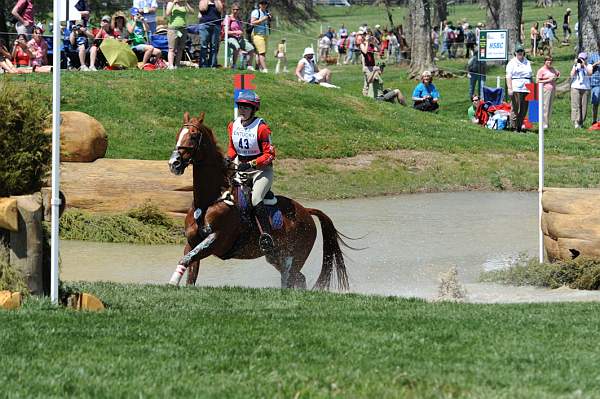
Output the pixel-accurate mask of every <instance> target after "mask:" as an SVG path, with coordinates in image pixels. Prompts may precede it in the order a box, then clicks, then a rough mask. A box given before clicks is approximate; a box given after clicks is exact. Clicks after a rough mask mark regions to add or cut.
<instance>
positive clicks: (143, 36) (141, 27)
mask: <svg viewBox="0 0 600 399" xmlns="http://www.w3.org/2000/svg"><path fill="white" fill-rule="evenodd" d="M131 18H132V21H130V22H129V23H128V24H127V31H128V32H129V40H128V41H129V42H130V43H131V48H132V49H133V50H135V51H137V52H140V53H143V54H144V55H143V56H142V63H143V64H144V65H145V64H147V63H149V62H150V58H151V57H153V56H154V57H155V58H156V59H159V58H161V56H162V52H161V51H160V49H157V48H154V46H152V45H151V44H148V37H149V35H150V26H149V25H148V23H147V22H146V20H145V18H144V16H143V15H142V13H141V12H140V10H138V9H137V8H132V9H131Z"/></svg>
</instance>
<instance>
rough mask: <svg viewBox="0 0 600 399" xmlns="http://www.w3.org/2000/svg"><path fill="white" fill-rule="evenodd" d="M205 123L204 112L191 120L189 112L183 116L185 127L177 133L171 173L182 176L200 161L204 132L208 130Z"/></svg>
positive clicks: (170, 163)
mask: <svg viewBox="0 0 600 399" xmlns="http://www.w3.org/2000/svg"><path fill="white" fill-rule="evenodd" d="M203 122H204V112H202V113H201V114H200V116H198V117H197V118H190V114H189V112H186V113H185V114H184V115H183V126H182V127H181V129H179V132H178V133H177V144H176V145H175V150H173V152H172V153H171V158H170V159H169V168H170V169H171V173H173V174H175V175H182V174H183V171H184V170H185V168H186V167H187V166H188V165H189V164H192V163H194V160H199V159H200V157H201V152H200V148H201V144H202V138H203V132H205V131H206V129H208V128H206V127H205V126H203V125H202V123H203Z"/></svg>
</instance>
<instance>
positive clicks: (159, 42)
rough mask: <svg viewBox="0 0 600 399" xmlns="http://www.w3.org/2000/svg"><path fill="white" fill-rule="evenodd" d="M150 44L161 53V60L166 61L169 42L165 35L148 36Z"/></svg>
mask: <svg viewBox="0 0 600 399" xmlns="http://www.w3.org/2000/svg"><path fill="white" fill-rule="evenodd" d="M150 44H152V45H153V46H154V48H157V49H159V50H160V51H161V53H162V56H163V59H165V60H166V59H167V56H168V55H169V41H168V39H167V35H157V34H155V33H154V34H152V35H151V36H150Z"/></svg>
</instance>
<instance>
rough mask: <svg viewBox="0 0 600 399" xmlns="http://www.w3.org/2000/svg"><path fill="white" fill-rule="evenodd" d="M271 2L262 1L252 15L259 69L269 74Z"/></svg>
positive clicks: (253, 40)
mask: <svg viewBox="0 0 600 399" xmlns="http://www.w3.org/2000/svg"><path fill="white" fill-rule="evenodd" d="M268 5H269V2H268V1H267V0H260V1H259V2H258V8H257V9H256V10H253V11H252V13H251V14H250V23H251V24H252V25H253V26H254V29H253V31H252V42H253V43H254V47H255V48H256V52H257V53H258V67H259V69H260V71H261V72H263V73H267V72H268V70H267V60H266V54H267V42H268V38H269V22H270V21H271V18H272V16H271V12H269V10H268V8H267V7H268Z"/></svg>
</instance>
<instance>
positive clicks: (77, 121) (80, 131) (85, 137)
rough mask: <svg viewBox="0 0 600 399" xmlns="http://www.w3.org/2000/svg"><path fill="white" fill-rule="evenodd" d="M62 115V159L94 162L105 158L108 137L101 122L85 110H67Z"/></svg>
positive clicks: (64, 160) (65, 160)
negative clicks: (85, 112)
mask: <svg viewBox="0 0 600 399" xmlns="http://www.w3.org/2000/svg"><path fill="white" fill-rule="evenodd" d="M60 115H61V119H62V121H61V125H60V135H61V140H60V145H61V149H60V152H61V157H60V159H61V161H63V162H93V161H95V160H96V159H98V158H104V155H105V154H106V149H107V148H108V138H107V137H106V131H105V130H104V127H103V126H102V125H101V124H100V122H98V121H97V120H96V119H94V118H92V117H91V116H89V115H88V114H84V113H83V112H77V111H65V112H61V113H60Z"/></svg>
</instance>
